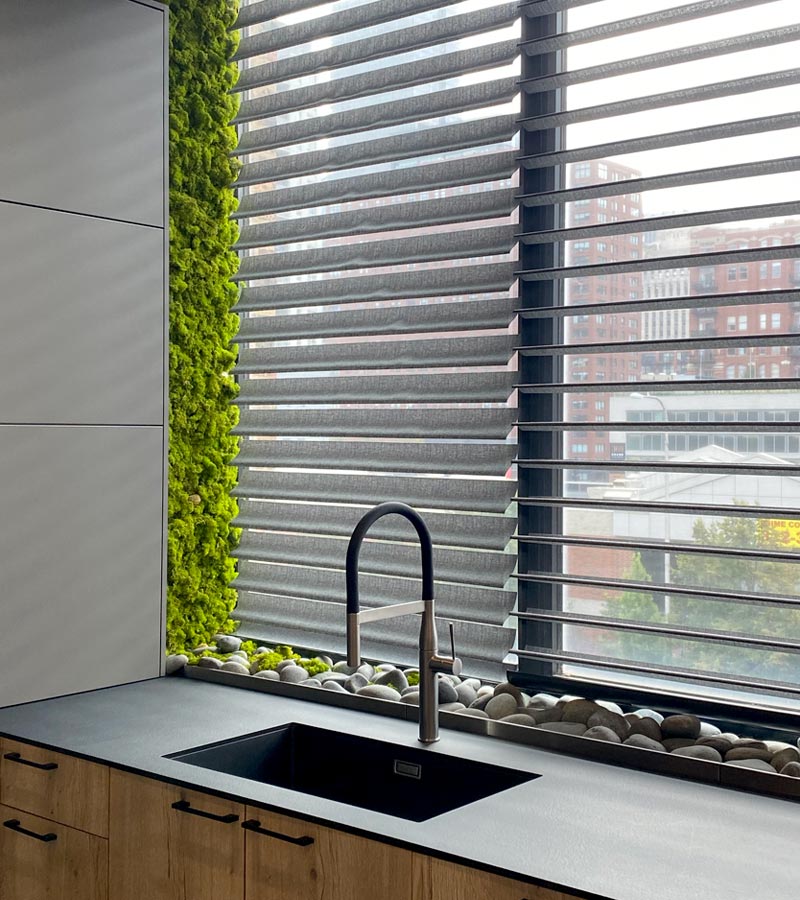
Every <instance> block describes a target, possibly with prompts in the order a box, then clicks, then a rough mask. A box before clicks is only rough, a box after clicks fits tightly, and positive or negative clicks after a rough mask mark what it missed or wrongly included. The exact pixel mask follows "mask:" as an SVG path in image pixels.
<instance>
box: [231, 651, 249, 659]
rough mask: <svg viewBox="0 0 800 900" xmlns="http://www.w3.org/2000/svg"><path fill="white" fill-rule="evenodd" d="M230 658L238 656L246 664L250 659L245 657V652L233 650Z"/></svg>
mask: <svg viewBox="0 0 800 900" xmlns="http://www.w3.org/2000/svg"><path fill="white" fill-rule="evenodd" d="M231 656H240V657H241V658H242V659H246V660H247V661H248V662H250V657H249V656H248V655H247V650H234V651H233V653H231Z"/></svg>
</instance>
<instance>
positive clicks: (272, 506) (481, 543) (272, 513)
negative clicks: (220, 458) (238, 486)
mask: <svg viewBox="0 0 800 900" xmlns="http://www.w3.org/2000/svg"><path fill="white" fill-rule="evenodd" d="M366 511H367V508H366V507H364V506H333V505H322V504H319V503H274V502H269V501H261V500H246V499H245V500H240V501H239V515H238V516H237V517H236V520H235V521H234V525H236V526H237V527H239V528H255V529H260V530H263V531H290V532H297V533H300V534H304V533H309V534H326V535H330V536H333V537H346V538H349V537H350V535H351V534H352V533H353V529H354V528H355V527H356V525H357V524H358V520H359V519H360V518H361V517H362V516H363V515H364V513H365V512H366ZM425 522H426V524H427V526H428V528H429V530H430V533H431V537H432V539H433V542H434V544H436V545H439V546H455V547H465V548H468V549H472V550H493V551H495V552H501V551H502V550H503V549H504V548H505V547H506V545H507V544H508V542H509V540H510V539H511V536H512V535H513V533H514V531H515V529H516V525H517V520H516V518H515V517H511V516H488V515H487V516H475V515H454V514H453V513H435V512H429V513H427V514H426V516H425ZM369 533H370V537H372V538H375V539H376V540H383V541H404V542H407V543H408V542H410V543H412V544H416V543H417V537H416V532H415V531H414V530H413V528H412V527H411V525H410V524H409V523H408V522H407V521H406V520H405V519H402V518H400V517H398V516H387V517H386V518H384V519H380V520H379V521H378V522H376V523H375V525H374V526H373V527H372V528H371V529H370V532H369Z"/></svg>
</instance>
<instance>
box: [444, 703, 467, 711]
mask: <svg viewBox="0 0 800 900" xmlns="http://www.w3.org/2000/svg"><path fill="white" fill-rule="evenodd" d="M462 709H466V706H464V704H463V703H459V702H458V701H455V702H453V703H440V704H439V712H451V713H452V712H461V710H462Z"/></svg>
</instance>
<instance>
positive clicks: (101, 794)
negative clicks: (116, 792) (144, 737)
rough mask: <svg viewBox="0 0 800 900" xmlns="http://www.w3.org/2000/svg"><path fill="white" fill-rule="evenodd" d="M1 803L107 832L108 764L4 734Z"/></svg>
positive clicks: (0, 757) (0, 758)
mask: <svg viewBox="0 0 800 900" xmlns="http://www.w3.org/2000/svg"><path fill="white" fill-rule="evenodd" d="M0 803H3V804H4V805H5V806H11V807H13V808H14V809H18V810H22V811H23V812H27V813H33V814H34V815H37V816H42V817H43V818H45V819H49V820H51V821H52V822H60V823H61V824H62V825H70V826H72V827H73V828H79V829H80V830H81V831H88V832H90V833H91V834H96V835H99V836H100V837H108V769H107V768H106V767H105V766H100V765H98V764H97V763H90V762H86V761H85V760H83V759H76V758H75V757H73V756H65V755H64V754H63V753H54V752H53V751H51V750H43V749H42V748H41V747H32V746H31V745H30V744H22V743H19V742H17V741H9V740H2V741H0ZM4 900H5V898H4Z"/></svg>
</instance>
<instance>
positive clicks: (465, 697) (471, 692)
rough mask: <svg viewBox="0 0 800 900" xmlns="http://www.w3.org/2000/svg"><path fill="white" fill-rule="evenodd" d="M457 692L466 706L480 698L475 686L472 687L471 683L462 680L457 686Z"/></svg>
mask: <svg viewBox="0 0 800 900" xmlns="http://www.w3.org/2000/svg"><path fill="white" fill-rule="evenodd" d="M456 694H457V695H458V699H459V701H460V702H461V703H463V704H464V706H469V705H470V703H474V702H475V700H477V699H478V695H477V694H476V693H475V688H474V687H472V685H471V684H467V683H466V682H462V683H461V684H459V685H458V687H457V688H456Z"/></svg>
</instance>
